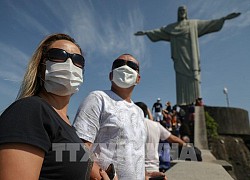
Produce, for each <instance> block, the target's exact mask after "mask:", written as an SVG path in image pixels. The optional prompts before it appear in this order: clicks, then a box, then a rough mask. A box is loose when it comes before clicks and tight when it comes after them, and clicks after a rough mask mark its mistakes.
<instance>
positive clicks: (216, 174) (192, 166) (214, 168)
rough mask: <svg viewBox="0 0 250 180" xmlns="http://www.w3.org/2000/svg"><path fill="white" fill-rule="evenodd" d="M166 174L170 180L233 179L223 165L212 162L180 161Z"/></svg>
mask: <svg viewBox="0 0 250 180" xmlns="http://www.w3.org/2000/svg"><path fill="white" fill-rule="evenodd" d="M166 175H167V177H168V180H183V179H185V180H201V179H202V180H233V178H232V177H231V176H230V175H229V174H228V172H227V171H226V170H225V169H224V168H223V167H222V166H221V165H219V164H216V163H211V162H195V161H185V162H178V163H177V164H176V165H174V167H172V168H171V169H169V170H168V171H167V172H166Z"/></svg>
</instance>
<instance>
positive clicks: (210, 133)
mask: <svg viewBox="0 0 250 180" xmlns="http://www.w3.org/2000/svg"><path fill="white" fill-rule="evenodd" d="M205 120H206V127H207V138H208V139H213V138H217V137H218V132H217V129H218V123H217V122H215V120H214V118H212V117H211V116H210V115H209V113H208V112H207V111H206V112H205Z"/></svg>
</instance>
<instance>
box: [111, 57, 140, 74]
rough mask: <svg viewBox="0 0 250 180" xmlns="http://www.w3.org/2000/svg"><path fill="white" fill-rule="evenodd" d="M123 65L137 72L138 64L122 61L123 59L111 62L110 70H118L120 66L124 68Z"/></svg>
mask: <svg viewBox="0 0 250 180" xmlns="http://www.w3.org/2000/svg"><path fill="white" fill-rule="evenodd" d="M124 65H127V66H129V67H130V68H132V69H133V70H135V71H139V66H138V64H136V63H135V62H133V61H127V60H124V59H116V60H115V61H114V62H113V65H112V69H115V68H118V67H121V66H124Z"/></svg>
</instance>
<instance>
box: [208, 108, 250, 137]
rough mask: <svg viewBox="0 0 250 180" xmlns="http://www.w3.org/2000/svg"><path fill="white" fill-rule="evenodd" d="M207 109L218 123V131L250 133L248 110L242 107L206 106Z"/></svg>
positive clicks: (236, 133)
mask: <svg viewBox="0 0 250 180" xmlns="http://www.w3.org/2000/svg"><path fill="white" fill-rule="evenodd" d="M205 111H207V112H208V113H209V115H210V116H211V117H213V118H214V120H215V121H216V122H217V123H218V125H219V127H218V133H219V134H227V135H230V134H231V135H250V126H249V116H248V112H247V111H246V110H244V109H240V108H231V107H212V106H205Z"/></svg>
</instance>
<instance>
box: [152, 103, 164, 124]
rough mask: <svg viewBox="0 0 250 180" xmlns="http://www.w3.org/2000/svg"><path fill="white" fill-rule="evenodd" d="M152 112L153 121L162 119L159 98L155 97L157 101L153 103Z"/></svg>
mask: <svg viewBox="0 0 250 180" xmlns="http://www.w3.org/2000/svg"><path fill="white" fill-rule="evenodd" d="M152 113H153V114H154V120H155V121H158V122H159V121H161V120H162V104H161V99H160V98H157V101H156V102H155V103H154V105H153V107H152Z"/></svg>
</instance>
